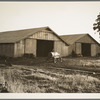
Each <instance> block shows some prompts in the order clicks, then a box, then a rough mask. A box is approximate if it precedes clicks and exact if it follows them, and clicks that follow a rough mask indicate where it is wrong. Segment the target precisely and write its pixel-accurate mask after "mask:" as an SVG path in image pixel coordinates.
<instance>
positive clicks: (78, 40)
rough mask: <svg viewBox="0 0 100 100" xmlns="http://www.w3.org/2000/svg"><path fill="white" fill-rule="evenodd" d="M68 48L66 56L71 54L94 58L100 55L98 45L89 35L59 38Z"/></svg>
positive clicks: (99, 45) (99, 46)
mask: <svg viewBox="0 0 100 100" xmlns="http://www.w3.org/2000/svg"><path fill="white" fill-rule="evenodd" d="M60 37H61V38H62V39H63V40H64V41H66V42H67V43H68V44H69V45H70V46H69V47H68V55H71V54H72V52H74V53H76V54H79V55H82V56H96V55H97V54H98V53H100V44H99V43H98V42H97V41H96V40H95V39H94V38H92V37H91V36H90V35H89V34H75V35H62V36H60Z"/></svg>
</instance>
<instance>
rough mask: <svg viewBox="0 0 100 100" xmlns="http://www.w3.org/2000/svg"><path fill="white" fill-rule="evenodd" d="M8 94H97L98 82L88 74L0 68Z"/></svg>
mask: <svg viewBox="0 0 100 100" xmlns="http://www.w3.org/2000/svg"><path fill="white" fill-rule="evenodd" d="M5 81H6V82H7V83H8V91H9V92H10V93H99V92H100V80H99V79H98V78H95V77H93V76H89V75H88V74H86V75H85V74H82V73H74V72H73V74H72V72H71V71H64V70H60V69H59V70H58V69H49V70H48V69H47V68H42V67H39V66H35V67H34V66H22V65H20V66H19V65H16V66H14V65H13V66H12V67H9V68H7V67H6V68H0V82H5Z"/></svg>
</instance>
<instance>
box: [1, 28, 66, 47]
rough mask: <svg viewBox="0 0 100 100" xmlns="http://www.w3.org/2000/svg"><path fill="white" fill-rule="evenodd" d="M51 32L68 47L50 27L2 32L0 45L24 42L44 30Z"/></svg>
mask: <svg viewBox="0 0 100 100" xmlns="http://www.w3.org/2000/svg"><path fill="white" fill-rule="evenodd" d="M46 29H48V30H50V31H52V32H53V34H55V35H56V36H57V37H58V38H59V39H60V40H61V41H62V42H64V43H65V44H66V45H68V44H67V43H66V42H65V41H64V40H62V39H61V38H60V36H58V35H57V34H56V33H55V32H54V31H53V30H51V29H50V28H49V27H40V28H32V29H24V30H16V31H7V32H0V43H15V42H18V41H20V40H23V39H25V38H27V37H29V36H31V35H33V34H34V33H36V32H39V31H42V30H46Z"/></svg>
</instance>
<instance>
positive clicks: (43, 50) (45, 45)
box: [36, 40, 54, 57]
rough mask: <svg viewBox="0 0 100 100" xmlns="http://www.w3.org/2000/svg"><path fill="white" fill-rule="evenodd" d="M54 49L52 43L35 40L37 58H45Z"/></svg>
mask: <svg viewBox="0 0 100 100" xmlns="http://www.w3.org/2000/svg"><path fill="white" fill-rule="evenodd" d="M53 48H54V41H48V40H37V51H36V52H37V57H47V56H48V53H49V52H51V51H52V50H53Z"/></svg>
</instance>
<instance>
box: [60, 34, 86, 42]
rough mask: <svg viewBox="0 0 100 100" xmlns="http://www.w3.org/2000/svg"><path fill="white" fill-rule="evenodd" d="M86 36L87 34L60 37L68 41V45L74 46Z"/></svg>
mask: <svg viewBox="0 0 100 100" xmlns="http://www.w3.org/2000/svg"><path fill="white" fill-rule="evenodd" d="M85 35H86V34H74V35H61V36H60V37H61V38H62V39H63V40H64V41H66V42H67V43H68V44H73V43H74V42H76V41H77V40H79V39H80V38H82V37H83V36H85Z"/></svg>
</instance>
